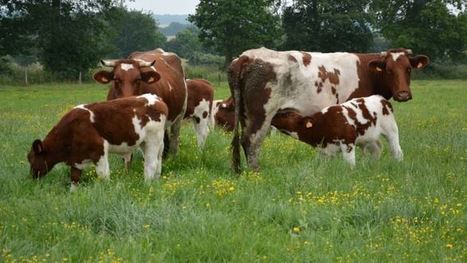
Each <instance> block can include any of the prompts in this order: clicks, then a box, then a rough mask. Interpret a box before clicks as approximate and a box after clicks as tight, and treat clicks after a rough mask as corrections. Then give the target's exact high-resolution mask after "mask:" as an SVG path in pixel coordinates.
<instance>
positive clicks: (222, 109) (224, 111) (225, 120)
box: [212, 97, 235, 131]
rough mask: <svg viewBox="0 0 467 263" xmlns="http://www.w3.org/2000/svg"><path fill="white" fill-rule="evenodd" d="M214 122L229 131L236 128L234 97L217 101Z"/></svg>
mask: <svg viewBox="0 0 467 263" xmlns="http://www.w3.org/2000/svg"><path fill="white" fill-rule="evenodd" d="M212 116H213V118H214V120H213V122H214V123H215V124H216V125H217V126H220V127H222V128H223V129H225V130H227V131H233V129H234V128H235V104H234V101H233V99H232V97H229V98H228V99H225V100H215V101H214V106H213V109H212Z"/></svg>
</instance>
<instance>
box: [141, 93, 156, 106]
mask: <svg viewBox="0 0 467 263" xmlns="http://www.w3.org/2000/svg"><path fill="white" fill-rule="evenodd" d="M138 98H144V99H146V100H147V101H148V103H146V104H145V106H152V105H154V104H155V103H156V101H159V97H158V96H157V95H155V94H151V93H145V94H143V95H140V96H138Z"/></svg>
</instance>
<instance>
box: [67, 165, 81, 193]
mask: <svg viewBox="0 0 467 263" xmlns="http://www.w3.org/2000/svg"><path fill="white" fill-rule="evenodd" d="M80 177H81V170H80V169H78V168H76V167H71V186H70V192H74V191H76V189H77V187H78V185H79V178H80Z"/></svg>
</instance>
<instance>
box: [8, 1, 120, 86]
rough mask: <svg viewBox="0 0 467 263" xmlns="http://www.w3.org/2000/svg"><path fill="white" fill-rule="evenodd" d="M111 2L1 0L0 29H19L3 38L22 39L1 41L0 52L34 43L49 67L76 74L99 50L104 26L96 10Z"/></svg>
mask: <svg viewBox="0 0 467 263" xmlns="http://www.w3.org/2000/svg"><path fill="white" fill-rule="evenodd" d="M113 5H114V1H112V0H83V1H71V0H48V1H47V0H43V1H38V0H23V1H13V0H2V8H1V9H0V12H1V14H2V20H1V22H2V31H6V32H10V33H11V32H14V31H15V30H19V32H20V33H21V34H19V35H15V34H9V35H7V36H8V38H7V40H6V41H5V42H8V41H12V42H13V43H20V42H21V41H24V45H21V44H19V45H18V46H17V47H12V46H11V45H10V46H7V45H4V44H3V43H4V42H2V44H0V45H2V52H4V53H7V54H15V53H20V52H21V53H24V52H25V51H27V50H26V48H25V47H31V46H32V47H35V48H37V50H38V53H39V54H38V55H39V58H40V62H41V63H42V64H43V65H44V67H45V68H46V69H47V70H48V71H51V72H55V73H58V75H60V76H62V77H65V78H69V77H71V76H74V77H76V76H77V75H78V72H85V71H87V70H88V69H89V68H90V67H91V66H93V65H95V64H96V61H98V58H99V57H100V55H101V54H102V52H103V50H102V48H103V45H102V42H103V41H104V39H105V38H106V27H105V26H104V23H103V21H102V19H101V18H100V16H99V14H100V13H102V12H103V11H105V10H108V9H109V8H110V7H112V6H113ZM3 26H6V27H5V28H4V27H3ZM15 48H16V49H15Z"/></svg>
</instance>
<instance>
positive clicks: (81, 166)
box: [73, 159, 92, 170]
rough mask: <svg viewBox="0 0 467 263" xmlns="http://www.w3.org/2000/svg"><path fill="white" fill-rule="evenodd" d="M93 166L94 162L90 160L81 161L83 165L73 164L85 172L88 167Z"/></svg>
mask: <svg viewBox="0 0 467 263" xmlns="http://www.w3.org/2000/svg"><path fill="white" fill-rule="evenodd" d="M91 165H92V160H88V159H86V160H83V161H81V163H75V164H73V166H74V167H75V168H76V169H79V170H84V169H85V168H86V167H89V166H91Z"/></svg>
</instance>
